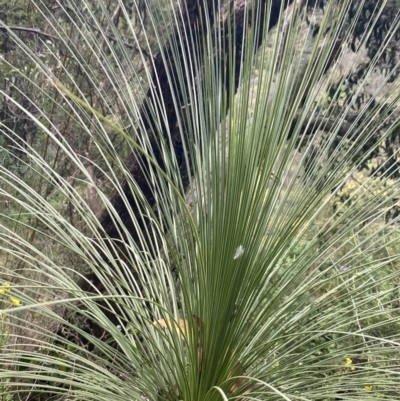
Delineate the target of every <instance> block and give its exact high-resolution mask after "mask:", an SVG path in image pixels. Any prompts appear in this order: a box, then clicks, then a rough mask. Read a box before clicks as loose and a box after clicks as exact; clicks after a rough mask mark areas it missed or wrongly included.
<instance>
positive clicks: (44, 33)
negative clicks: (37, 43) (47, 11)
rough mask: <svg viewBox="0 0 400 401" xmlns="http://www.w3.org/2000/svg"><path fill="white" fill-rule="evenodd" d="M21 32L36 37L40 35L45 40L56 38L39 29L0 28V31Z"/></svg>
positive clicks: (21, 27) (20, 27)
mask: <svg viewBox="0 0 400 401" xmlns="http://www.w3.org/2000/svg"><path fill="white" fill-rule="evenodd" d="M8 30H11V31H22V32H28V33H33V34H36V35H41V36H44V37H46V38H50V39H57V37H56V36H53V35H50V34H49V33H46V32H43V31H41V30H40V29H39V28H26V27H23V26H0V31H8Z"/></svg>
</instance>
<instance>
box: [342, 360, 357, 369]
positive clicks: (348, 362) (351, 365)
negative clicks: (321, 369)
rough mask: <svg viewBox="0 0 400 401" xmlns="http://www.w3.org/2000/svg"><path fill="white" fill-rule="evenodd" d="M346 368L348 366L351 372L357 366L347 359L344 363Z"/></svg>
mask: <svg viewBox="0 0 400 401" xmlns="http://www.w3.org/2000/svg"><path fill="white" fill-rule="evenodd" d="M344 366H346V367H347V368H349V369H350V370H354V369H355V366H353V361H352V360H351V359H350V358H346V362H345V363H344Z"/></svg>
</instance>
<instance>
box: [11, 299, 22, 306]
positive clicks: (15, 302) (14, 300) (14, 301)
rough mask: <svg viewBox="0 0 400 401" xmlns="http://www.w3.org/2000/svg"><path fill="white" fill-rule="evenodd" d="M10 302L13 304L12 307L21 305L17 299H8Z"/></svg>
mask: <svg viewBox="0 0 400 401" xmlns="http://www.w3.org/2000/svg"><path fill="white" fill-rule="evenodd" d="M10 301H11V302H12V303H13V304H14V305H21V301H20V300H19V299H18V298H13V297H11V298H10Z"/></svg>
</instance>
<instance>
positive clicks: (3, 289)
mask: <svg viewBox="0 0 400 401" xmlns="http://www.w3.org/2000/svg"><path fill="white" fill-rule="evenodd" d="M10 287H11V283H10V282H9V281H5V282H4V283H3V285H2V286H1V287H0V294H8V293H9V292H10Z"/></svg>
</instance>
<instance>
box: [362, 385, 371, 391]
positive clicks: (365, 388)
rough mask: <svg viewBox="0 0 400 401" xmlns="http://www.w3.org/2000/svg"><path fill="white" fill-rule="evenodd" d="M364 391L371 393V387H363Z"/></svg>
mask: <svg viewBox="0 0 400 401" xmlns="http://www.w3.org/2000/svg"><path fill="white" fill-rule="evenodd" d="M364 390H365V391H371V390H372V386H365V387H364Z"/></svg>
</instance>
